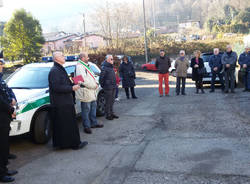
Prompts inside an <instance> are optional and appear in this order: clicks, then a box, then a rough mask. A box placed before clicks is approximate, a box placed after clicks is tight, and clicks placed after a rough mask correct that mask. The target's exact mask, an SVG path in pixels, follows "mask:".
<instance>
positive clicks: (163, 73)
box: [155, 49, 171, 97]
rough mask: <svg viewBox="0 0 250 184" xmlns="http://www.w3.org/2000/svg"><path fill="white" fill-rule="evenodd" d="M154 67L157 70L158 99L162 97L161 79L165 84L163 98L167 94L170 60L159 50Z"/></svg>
mask: <svg viewBox="0 0 250 184" xmlns="http://www.w3.org/2000/svg"><path fill="white" fill-rule="evenodd" d="M155 67H156V68H157V69H158V70H159V76H158V77H159V93H160V97H162V96H163V87H162V83H163V79H164V82H165V96H168V94H169V83H168V81H169V68H170V67H171V60H170V58H169V57H168V56H166V55H165V51H164V50H163V49H162V50H160V56H159V57H158V58H157V59H156V62H155Z"/></svg>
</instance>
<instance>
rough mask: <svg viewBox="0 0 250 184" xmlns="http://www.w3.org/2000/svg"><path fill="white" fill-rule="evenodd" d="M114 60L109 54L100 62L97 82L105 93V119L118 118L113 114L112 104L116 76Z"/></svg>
mask: <svg viewBox="0 0 250 184" xmlns="http://www.w3.org/2000/svg"><path fill="white" fill-rule="evenodd" d="M113 64H114V61H113V56H112V55H109V56H108V57H107V59H106V61H104V62H103V64H102V70H101V75H100V79H99V82H100V84H101V87H102V88H103V90H104V93H105V100H106V104H105V113H106V119H107V120H113V119H115V118H119V117H118V116H117V115H115V114H114V110H113V105H114V102H115V92H116V76H115V71H114V66H113Z"/></svg>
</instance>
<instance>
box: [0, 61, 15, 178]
mask: <svg viewBox="0 0 250 184" xmlns="http://www.w3.org/2000/svg"><path fill="white" fill-rule="evenodd" d="M3 67H4V61H3V60H2V59H0V117H1V121H0V145H1V146H0V182H12V181H14V180H15V179H14V178H13V177H11V175H14V174H17V171H10V170H8V169H7V163H8V157H9V131H10V122H11V120H12V118H14V117H15V116H16V114H15V109H14V105H15V103H16V100H15V95H14V93H13V92H12V90H11V89H10V88H8V86H7V85H6V83H5V82H4V81H3V79H2V76H3V74H2V71H3Z"/></svg>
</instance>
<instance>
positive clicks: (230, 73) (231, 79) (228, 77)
mask: <svg viewBox="0 0 250 184" xmlns="http://www.w3.org/2000/svg"><path fill="white" fill-rule="evenodd" d="M229 83H230V84H229ZM225 84H226V87H225V91H228V89H229V85H230V87H231V91H234V86H235V70H234V69H227V70H225Z"/></svg>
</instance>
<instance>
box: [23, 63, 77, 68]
mask: <svg viewBox="0 0 250 184" xmlns="http://www.w3.org/2000/svg"><path fill="white" fill-rule="evenodd" d="M76 63H77V62H66V63H65V64H64V65H63V66H64V67H67V66H72V65H76ZM53 65H54V62H48V63H31V64H27V65H25V66H24V67H27V68H37V67H39V68H48V67H49V68H51V67H52V66H53Z"/></svg>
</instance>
